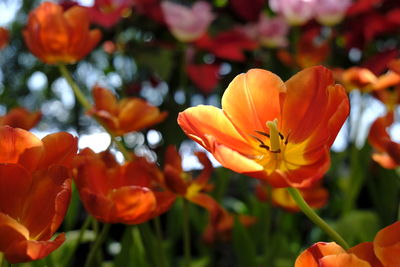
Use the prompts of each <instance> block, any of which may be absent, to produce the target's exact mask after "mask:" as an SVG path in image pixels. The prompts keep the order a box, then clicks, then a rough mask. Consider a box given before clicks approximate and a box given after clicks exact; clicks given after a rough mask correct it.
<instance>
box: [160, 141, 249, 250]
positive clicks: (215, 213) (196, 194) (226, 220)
mask: <svg viewBox="0 0 400 267" xmlns="http://www.w3.org/2000/svg"><path fill="white" fill-rule="evenodd" d="M196 156H197V158H198V159H199V161H200V163H201V164H202V165H203V167H204V168H203V170H202V171H201V173H200V174H199V175H198V176H197V177H196V178H192V177H191V175H190V174H189V173H186V172H184V171H183V169H182V159H181V157H180V155H179V153H178V151H177V150H176V148H175V147H174V146H168V148H167V151H166V153H165V166H164V177H165V186H166V187H167V188H168V189H169V190H170V191H171V192H174V193H175V194H176V195H178V196H182V197H184V198H186V199H187V200H189V201H190V202H192V203H195V204H196V205H199V206H201V207H203V208H205V209H206V210H207V211H208V212H209V214H210V216H209V223H208V225H207V227H206V229H205V231H204V235H203V238H204V240H205V241H206V242H207V243H212V242H214V241H215V240H216V239H222V240H226V239H228V238H229V235H230V231H231V230H232V227H233V222H234V217H233V215H232V214H230V213H229V212H228V211H226V210H225V209H224V208H223V207H222V206H221V205H220V204H219V203H218V202H217V201H216V200H215V199H214V198H212V197H211V196H209V195H207V194H205V193H204V192H207V191H210V190H212V187H213V186H212V184H209V183H208V180H209V178H210V177H211V174H212V171H213V167H212V164H211V162H210V160H209V159H208V157H207V155H206V154H205V153H203V152H196ZM239 220H240V221H241V223H243V224H244V225H250V224H253V223H254V222H255V218H254V217H252V216H246V215H240V216H239Z"/></svg>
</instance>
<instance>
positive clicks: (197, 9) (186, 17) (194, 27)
mask: <svg viewBox="0 0 400 267" xmlns="http://www.w3.org/2000/svg"><path fill="white" fill-rule="evenodd" d="M161 8H162V10H163V13H164V18H165V21H166V23H167V25H168V28H169V29H170V31H171V33H172V34H173V35H174V36H175V38H176V39H178V40H180V41H182V42H192V41H195V40H197V39H198V38H200V37H201V36H202V35H203V34H204V33H205V32H206V31H207V28H208V26H209V25H210V23H211V21H212V20H214V18H215V17H214V14H213V13H212V12H211V6H210V4H208V3H207V2H203V1H199V2H196V3H195V4H194V5H193V6H192V8H188V7H185V6H182V5H179V4H175V3H172V2H169V1H165V2H163V3H161Z"/></svg>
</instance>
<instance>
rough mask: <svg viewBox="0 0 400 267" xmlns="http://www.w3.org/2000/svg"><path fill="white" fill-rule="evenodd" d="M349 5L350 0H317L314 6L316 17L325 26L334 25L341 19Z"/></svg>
mask: <svg viewBox="0 0 400 267" xmlns="http://www.w3.org/2000/svg"><path fill="white" fill-rule="evenodd" d="M350 5H351V0H318V4H317V5H316V6H315V13H316V14H315V16H316V19H317V20H318V22H319V23H321V24H324V25H327V26H332V25H335V24H337V23H339V22H340V21H341V20H342V19H343V17H344V15H345V13H346V10H347V8H348V7H349V6H350Z"/></svg>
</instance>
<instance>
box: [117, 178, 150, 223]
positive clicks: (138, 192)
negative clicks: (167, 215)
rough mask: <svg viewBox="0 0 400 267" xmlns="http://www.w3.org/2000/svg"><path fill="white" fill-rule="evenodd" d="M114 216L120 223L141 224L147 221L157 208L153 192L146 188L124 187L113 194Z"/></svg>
mask: <svg viewBox="0 0 400 267" xmlns="http://www.w3.org/2000/svg"><path fill="white" fill-rule="evenodd" d="M110 197H111V199H112V201H113V203H114V210H113V213H114V214H113V215H114V216H115V217H114V218H116V219H117V220H118V222H122V223H127V224H139V223H142V222H145V221H147V220H148V219H149V218H150V216H151V215H152V212H153V211H154V210H155V209H156V207H157V200H156V198H155V196H154V194H153V192H152V191H150V190H149V189H147V188H145V187H138V186H130V187H122V188H118V189H117V190H114V191H113V192H112V193H111V196H110Z"/></svg>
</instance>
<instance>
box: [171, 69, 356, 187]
mask: <svg viewBox="0 0 400 267" xmlns="http://www.w3.org/2000/svg"><path fill="white" fill-rule="evenodd" d="M348 113H349V101H348V98H347V95H346V93H345V91H344V88H343V87H342V86H341V85H335V84H334V81H333V77H332V73H331V72H330V71H329V70H328V69H326V68H324V67H321V66H317V67H311V68H308V69H305V70H303V71H301V72H299V73H297V74H296V75H295V76H293V77H292V78H291V79H289V80H288V81H287V82H286V83H284V82H282V80H281V79H280V78H279V77H278V76H276V75H274V74H272V73H271V72H268V71H265V70H261V69H253V70H250V71H248V72H247V73H246V74H240V75H238V76H237V77H236V78H235V79H234V80H233V81H232V82H231V83H230V85H229V87H228V88H227V89H226V91H225V93H224V95H223V97H222V110H221V109H218V108H216V107H213V106H198V107H192V108H188V109H186V110H185V111H184V112H181V113H180V114H179V116H178V123H179V125H180V126H181V128H182V129H183V130H184V132H185V133H186V134H187V135H188V136H189V137H190V138H192V139H193V140H194V141H196V142H198V143H199V144H200V145H202V146H203V147H204V148H206V149H207V150H208V151H210V152H211V153H212V154H213V155H214V157H215V158H216V159H217V160H218V161H219V162H220V163H221V164H222V165H223V166H225V167H227V168H229V169H231V170H233V171H236V172H239V173H243V174H246V175H249V176H252V177H255V178H259V179H262V180H266V181H268V182H269V183H270V184H271V185H272V186H274V187H288V186H292V187H298V188H302V187H309V186H311V185H312V184H313V183H314V182H315V181H316V180H319V179H320V178H321V177H322V176H323V174H324V173H325V172H326V171H327V170H328V168H329V164H330V155H329V148H330V146H331V145H332V143H333V141H334V139H335V137H336V135H337V133H338V131H339V129H340V127H341V126H342V124H343V122H344V121H345V119H346V117H347V116H348Z"/></svg>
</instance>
